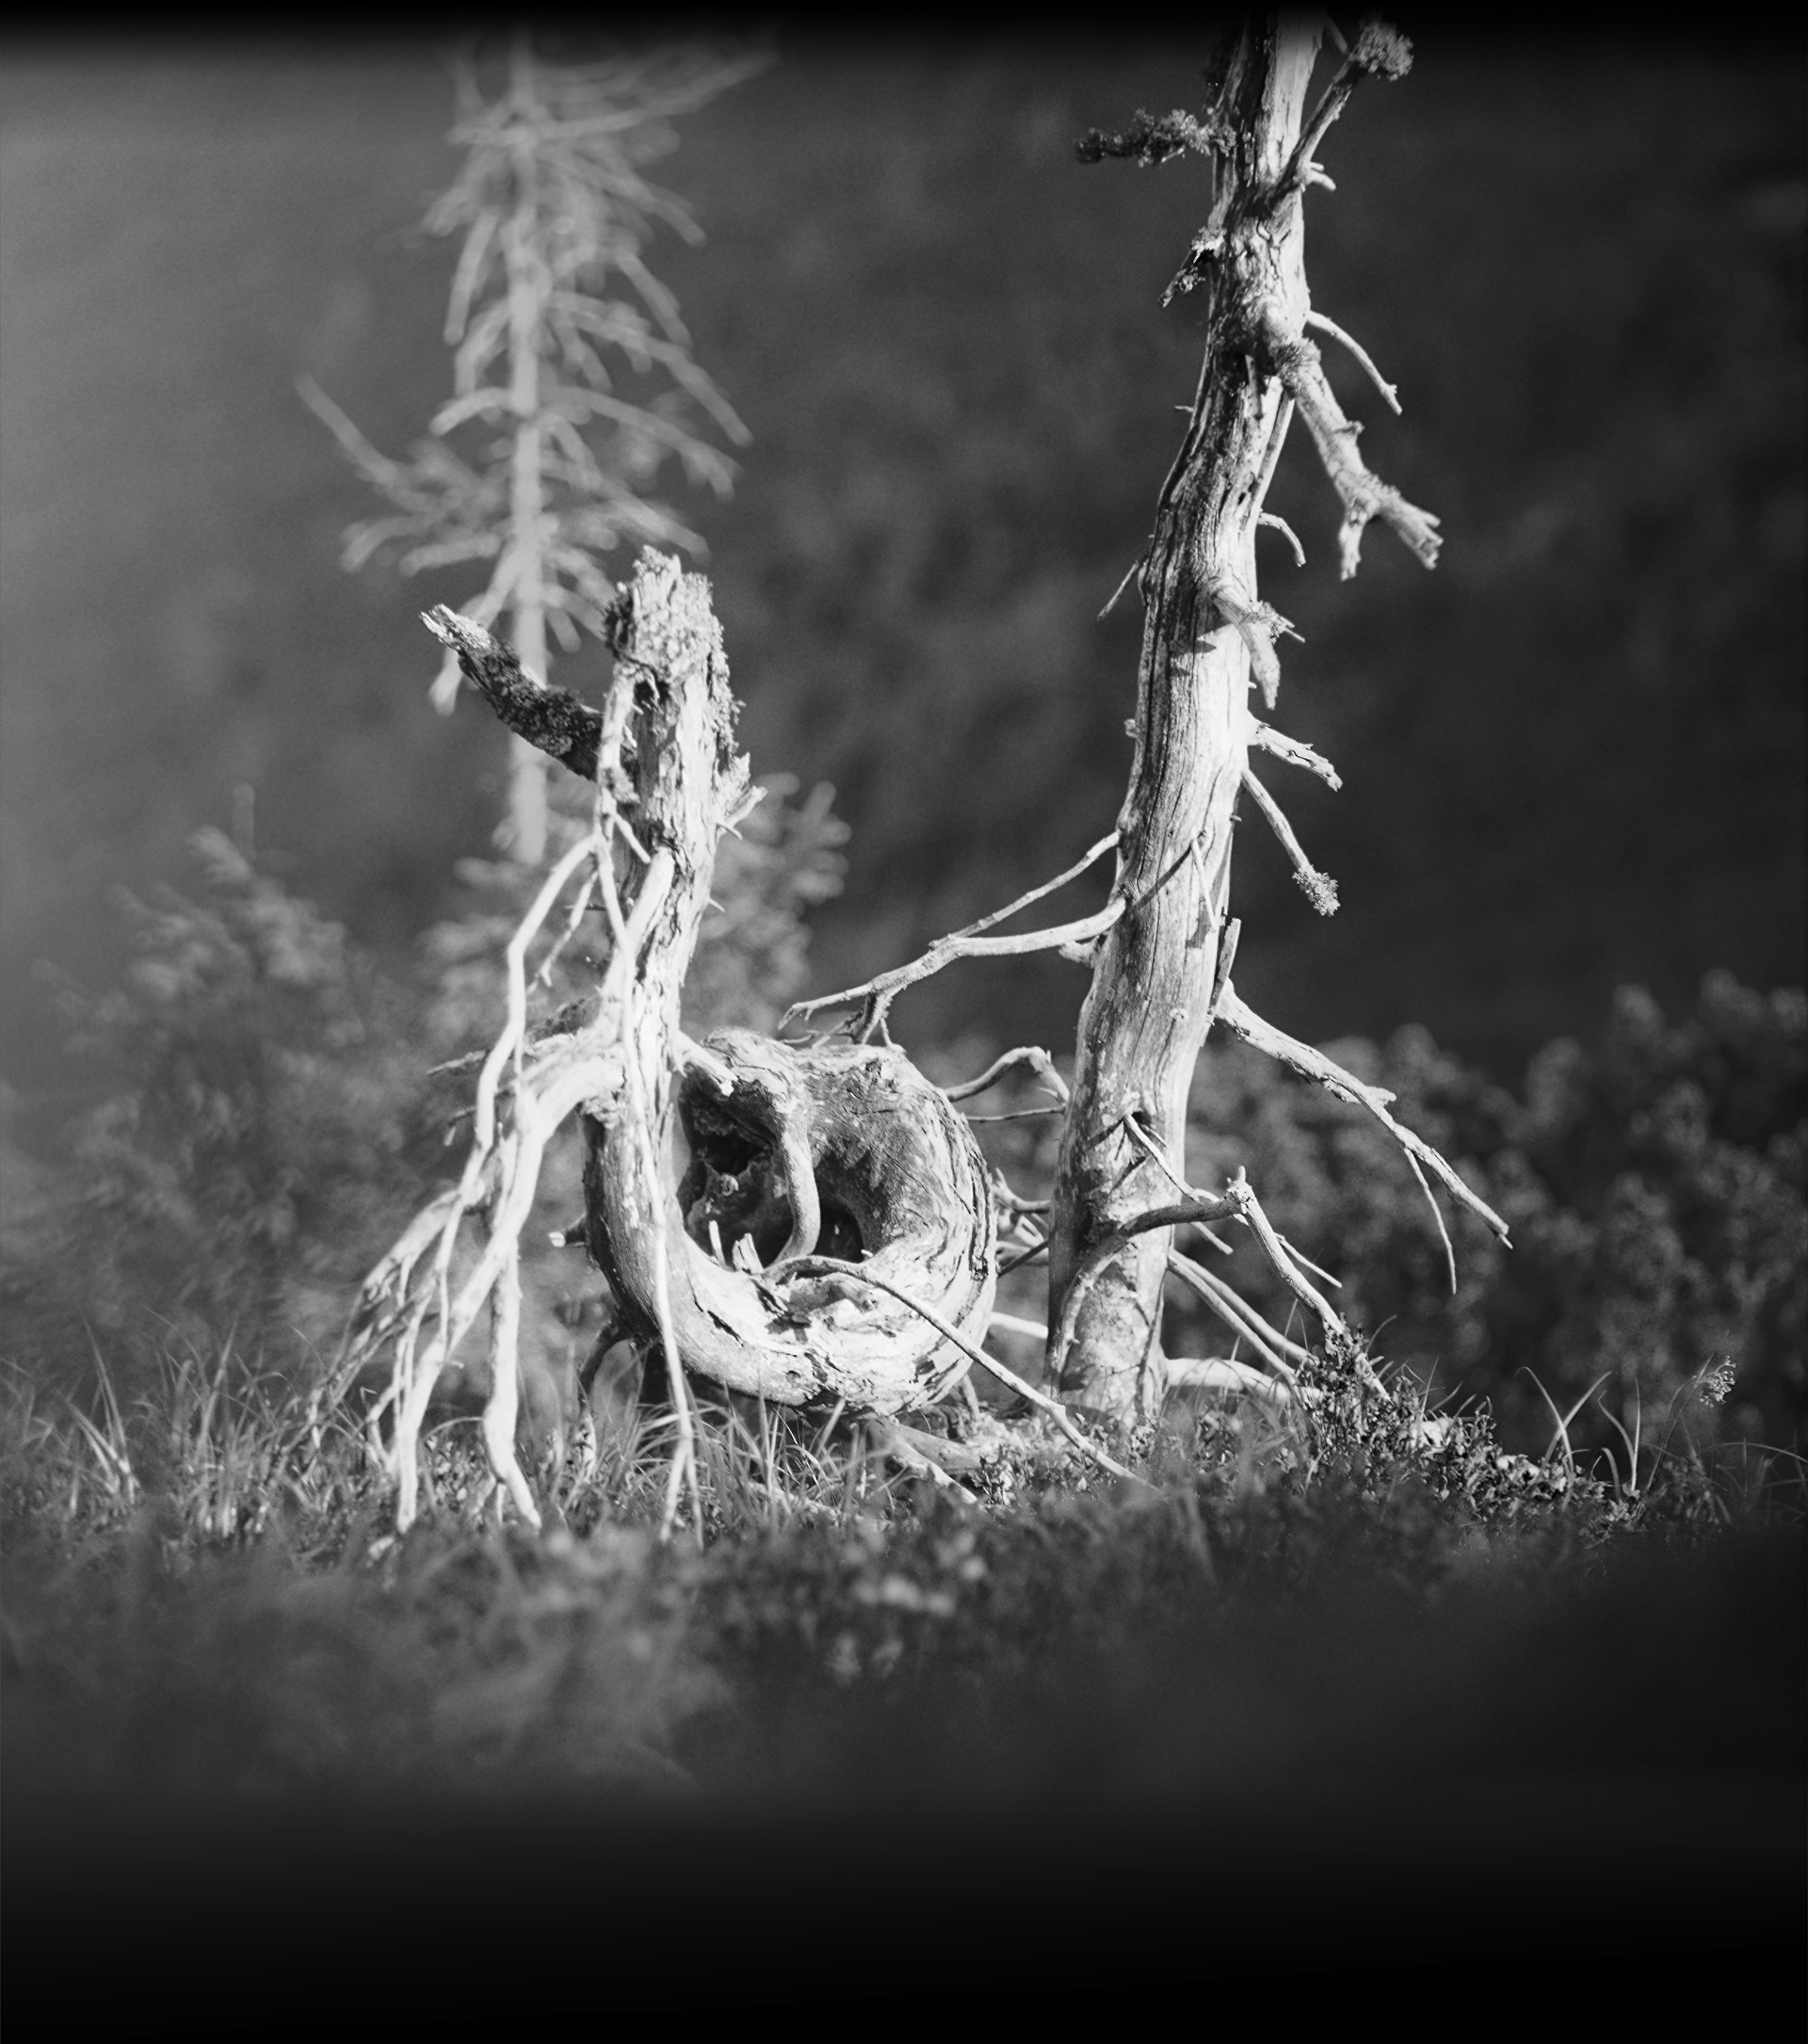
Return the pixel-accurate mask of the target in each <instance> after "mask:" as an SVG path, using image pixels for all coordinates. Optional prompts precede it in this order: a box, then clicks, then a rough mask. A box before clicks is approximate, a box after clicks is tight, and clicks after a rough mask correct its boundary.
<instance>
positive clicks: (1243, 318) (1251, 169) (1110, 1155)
mask: <svg viewBox="0 0 1808 2044" xmlns="http://www.w3.org/2000/svg"><path fill="white" fill-rule="evenodd" d="M1312 58H1313V41H1312V40H1309V39H1307V38H1305V37H1303V36H1294V37H1292V38H1290V39H1289V38H1283V37H1281V36H1279V35H1277V34H1276V33H1275V32H1274V31H1272V30H1270V31H1268V32H1267V33H1266V34H1258V35H1255V36H1253V37H1250V38H1246V39H1245V41H1244V43H1243V44H1242V46H1241V47H1239V49H1238V51H1237V53H1236V56H1235V58H1234V59H1233V62H1232V68H1231V72H1230V75H1229V76H1228V77H1227V79H1226V81H1225V84H1224V88H1223V90H1222V94H1221V96H1220V99H1219V108H1220V111H1221V115H1222V119H1223V121H1224V124H1225V126H1226V127H1227V128H1229V129H1230V130H1231V132H1232V133H1233V134H1234V135H1235V137H1237V144H1238V146H1237V148H1236V150H1235V153H1234V154H1233V155H1231V156H1230V157H1229V158H1228V159H1227V160H1226V161H1225V163H1224V165H1223V167H1222V169H1221V170H1220V177H1221V178H1222V179H1223V181H1224V182H1223V185H1222V186H1221V191H1220V207H1221V211H1222V214H1223V228H1222V233H1223V243H1222V248H1221V249H1220V252H1219V255H1218V258H1217V261H1216V263H1215V265H1214V271H1213V275H1214V298H1213V305H1212V314H1211V319H1210V323H1209V326H1208V329H1207V340H1206V350H1205V363H1204V368H1203V372H1202V375H1201V379H1200V389H1199V394H1198V397H1197V399H1196V400H1195V403H1194V406H1193V412H1192V418H1191V421H1190V423H1189V425H1188V427H1187V432H1186V439H1185V441H1184V443H1183V444H1182V446H1181V450H1180V453H1179V454H1178V456H1177V457H1176V458H1175V460H1174V464H1173V467H1172V469H1171V471H1170V474H1169V477H1168V481H1167V484H1166V486H1165V488H1164V489H1163V491H1162V493H1161V499H1160V502H1159V505H1158V507H1157V510H1156V514H1155V524H1154V535H1153V537H1152V539H1151V540H1150V545H1149V550H1148V553H1147V555H1145V556H1144V559H1143V562H1142V565H1141V569H1140V571H1139V574H1138V583H1139V587H1140V588H1141V591H1142V596H1143V602H1144V605H1145V610H1144V619H1143V638H1142V657H1141V662H1140V668H1139V672H1138V699H1137V722H1136V753H1135V758H1134V761H1133V764H1132V767H1131V778H1130V789H1129V793H1128V796H1127V797H1126V798H1125V801H1124V805H1123V809H1122V813H1121V814H1120V815H1119V818H1118V833H1119V855H1118V856H1119V873H1118V880H1117V886H1116V889H1115V891H1114V892H1115V893H1116V894H1117V895H1118V896H1119V897H1121V898H1122V901H1123V904H1124V909H1123V913H1122V916H1120V918H1119V919H1118V921H1117V922H1116V924H1115V925H1113V926H1112V927H1111V929H1110V930H1108V931H1107V932H1106V936H1105V938H1104V939H1103V941H1102V943H1101V947H1100V951H1099V955H1098V957H1097V959H1096V961H1095V963H1094V966H1093V974H1092V984H1091V988H1090V991H1089V993H1088V996H1087V1000H1086V1004H1085V1006H1084V1007H1083V1009H1082V1011H1081V1016H1080V1028H1079V1046H1078V1056H1077V1062H1076V1067H1075V1072H1074V1081H1073V1106H1072V1108H1071V1110H1070V1112H1069V1114H1068V1117H1067V1120H1066V1123H1065V1125H1064V1128H1063V1132H1062V1141H1061V1150H1060V1160H1059V1164H1058V1166H1057V1181H1056V1187H1055V1207H1054V1225H1053V1230H1052V1238H1051V1248H1050V1257H1049V1295H1050V1312H1049V1325H1050V1327H1051V1328H1058V1327H1059V1324H1060V1319H1061V1305H1062V1302H1063V1299H1064V1297H1065V1295H1066V1291H1067V1288H1068V1285H1069V1283H1070V1282H1071V1280H1072V1279H1073V1272H1074V1270H1075V1268H1076V1266H1077V1265H1078V1264H1079V1263H1080V1262H1081V1261H1082V1259H1083V1258H1084V1257H1085V1256H1086V1254H1087V1252H1088V1251H1089V1250H1090V1248H1091V1247H1093V1246H1094V1245H1095V1244H1096V1243H1098V1242H1100V1241H1102V1240H1104V1239H1105V1238H1106V1236H1109V1235H1112V1234H1114V1233H1116V1232H1118V1231H1120V1230H1121V1229H1122V1227H1123V1226H1124V1224H1125V1223H1126V1222H1129V1221H1131V1220H1133V1219H1135V1217H1136V1216H1137V1215H1139V1214H1141V1213H1142V1212H1144V1211H1145V1210H1146V1209H1148V1208H1151V1207H1158V1206H1161V1205H1163V1204H1164V1203H1166V1202H1167V1201H1168V1200H1170V1199H1171V1198H1172V1194H1173V1183H1172V1180H1171V1179H1170V1178H1168V1177H1166V1176H1165V1175H1164V1173H1163V1171H1162V1169H1161V1167H1160V1165H1159V1163H1158V1162H1157V1161H1156V1160H1155V1159H1154V1157H1152V1156H1151V1155H1150V1153H1149V1151H1148V1150H1147V1148H1145V1147H1144V1146H1143V1145H1141V1144H1139V1143H1138V1142H1137V1140H1136V1138H1135V1137H1134V1136H1132V1135H1130V1134H1129V1133H1128V1132H1127V1131H1126V1129H1125V1126H1124V1124H1125V1123H1126V1122H1135V1123H1136V1125H1137V1126H1138V1129H1139V1130H1140V1131H1141V1132H1142V1133H1143V1135H1146V1136H1147V1137H1148V1138H1149V1139H1150V1140H1151V1141H1152V1142H1153V1143H1154V1146H1155V1147H1156V1149H1157V1150H1159V1151H1161V1152H1162V1154H1163V1155H1164V1156H1166V1157H1167V1158H1168V1159H1170V1160H1171V1166H1172V1169H1173V1170H1174V1171H1176V1172H1181V1173H1184V1170H1185V1161H1184V1160H1185V1154H1186V1150H1185V1145H1186V1097H1187V1091H1188V1088H1189V1086H1190V1085H1191V1082H1192V1075H1193V1068H1194V1065H1195V1064H1196V1063H1197V1061H1198V1057H1199V1052H1200V1048H1201V1046H1202V1044H1203V1042H1204V1039H1205V1033H1206V1031H1207V1029H1208V1028H1209V1027H1210V1024H1211V1019H1212V1016H1211V1004H1212V991H1213V983H1214V978H1215V975H1216V972H1217V965H1218V958H1219V945H1220V944H1221V942H1223V938H1224V933H1225V925H1226V903H1227V901H1228V899H1229V894H1230V878H1231V833H1232V822H1233V816H1234V812H1235V803H1236V796H1237V791H1238V789H1239V787H1240V786H1241V785H1242V780H1243V774H1244V770H1245V767H1246V764H1247V760H1248V748H1249V741H1250V721H1251V720H1250V715H1249V708H1248V695H1249V689H1250V682H1251V659H1252V656H1254V657H1256V658H1259V659H1266V660H1267V662H1268V663H1272V660H1273V653H1272V650H1271V647H1270V646H1269V643H1268V637H1269V635H1270V634H1271V632H1272V630H1273V628H1274V623H1275V621H1276V620H1272V617H1271V614H1269V613H1267V612H1266V611H1264V610H1263V608H1262V606H1261V605H1260V604H1259V603H1258V600H1257V598H1256V595H1255V535H1256V525H1257V519H1258V516H1259V514H1260V511H1261V488H1262V485H1263V483H1264V482H1265V480H1266V476H1265V470H1266V469H1267V465H1268V456H1269V451H1270V449H1271V447H1273V445H1274V443H1275V442H1276V440H1277V437H1278V434H1279V432H1280V431H1281V430H1283V429H1284V420H1283V404H1284V403H1285V394H1284V392H1283V389H1282V386H1281V384H1280V381H1279V379H1278V378H1275V377H1273V376H1269V375H1264V374H1262V373H1261V371H1260V369H1259V367H1257V366H1256V365H1255V364H1254V362H1252V361H1251V357H1252V356H1253V355H1254V354H1256V353H1257V352H1259V346H1260V344H1259V342H1258V340H1257V334H1258V333H1259V332H1260V331H1261V330H1262V326H1263V324H1264V322H1265V320H1268V321H1279V322H1283V323H1285V324H1288V325H1290V326H1291V327H1292V329H1293V330H1294V331H1295V332H1298V331H1299V328H1300V327H1301V325H1302V324H1303V321H1304V317H1305V310H1306V300H1305V268H1304V258H1303V251H1302V246H1301V244H1302V239H1303V222H1302V220H1301V217H1300V209H1299V205H1298V203H1297V202H1296V203H1292V204H1288V205H1285V206H1283V207H1282V208H1281V209H1280V211H1279V212H1278V214H1276V213H1271V212H1270V211H1269V210H1268V207H1267V204H1266V203H1265V201H1266V200H1267V195H1268V193H1269V192H1270V191H1271V189H1272V187H1273V185H1275V183H1276V181H1277V180H1278V179H1279V177H1280V175H1281V173H1282V171H1283V169H1284V168H1285V165H1286V162H1287V157H1288V153H1289V152H1290V151H1291V149H1292V147H1293V144H1294V142H1295V140H1296V139H1297V137H1298V136H1299V124H1300V119H1301V111H1302V106H1303V101H1304V96H1305V90H1306V81H1307V77H1308V74H1309V72H1310V71H1311V68H1312ZM1171 1246H1172V1234H1171V1231H1170V1230H1166V1229H1161V1230H1154V1231H1145V1232H1143V1233H1141V1234H1138V1235H1137V1236H1136V1237H1135V1238H1134V1239H1133V1240H1132V1241H1131V1242H1129V1243H1128V1244H1126V1246H1125V1247H1124V1248H1123V1250H1122V1253H1121V1254H1120V1255H1119V1256H1118V1257H1117V1259H1116V1260H1115V1261H1114V1263H1112V1265H1111V1267H1110V1269H1108V1270H1107V1271H1106V1273H1105V1274H1104V1275H1103V1276H1102V1277H1101V1278H1100V1279H1099V1280H1098V1282H1097V1283H1096V1284H1095V1285H1094V1286H1093V1287H1092V1289H1091V1291H1090V1295H1089V1296H1088V1298H1087V1299H1086V1301H1085V1304H1084V1306H1083V1308H1082V1310H1081V1312H1080V1313H1079V1315H1078V1319H1077V1324H1076V1325H1075V1327H1074V1328H1073V1338H1072V1344H1071V1346H1070V1347H1069V1349H1068V1351H1067V1355H1066V1357H1065V1359H1064V1362H1065V1366H1064V1368H1062V1370H1061V1388H1062V1390H1063V1391H1064V1392H1067V1393H1068V1394H1070V1395H1071V1396H1073V1398H1075V1399H1076V1400H1078V1401H1079V1402H1081V1403H1083V1404H1086V1405H1090V1406H1094V1407H1097V1408H1101V1409H1104V1410H1106V1411H1111V1412H1116V1413H1122V1412H1124V1411H1126V1410H1130V1409H1134V1408H1135V1407H1136V1406H1137V1404H1138V1400H1139V1398H1142V1397H1144V1396H1145V1395H1146V1392H1147V1388H1148V1386H1149V1385H1151V1384H1152V1383H1153V1382H1154V1380H1155V1379H1154V1373H1153V1372H1152V1371H1151V1369H1150V1368H1149V1367H1148V1366H1149V1365H1150V1364H1151V1362H1152V1360H1153V1359H1154V1356H1155V1353H1156V1351H1157V1348H1158V1344H1159V1341H1160V1326H1161V1303H1162V1294H1163V1290H1164V1288H1165V1285H1166V1282H1167V1273H1168V1252H1169V1250H1170V1247H1171ZM1052 1360H1054V1361H1055V1362H1056V1363H1057V1365H1058V1364H1059V1363H1060V1362H1061V1360H1062V1359H1059V1358H1055V1359H1052Z"/></svg>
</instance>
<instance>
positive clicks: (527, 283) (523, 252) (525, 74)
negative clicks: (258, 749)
mask: <svg viewBox="0 0 1808 2044" xmlns="http://www.w3.org/2000/svg"><path fill="white" fill-rule="evenodd" d="M508 69H509V84H510V87H511V89H512V90H513V92H514V95H515V98H516V100H517V102H518V103H520V104H521V105H522V106H523V109H524V111H525V107H526V106H527V105H531V103H532V99H533V92H534V53H533V35H532V31H531V30H530V29H529V28H527V27H526V26H525V25H523V26H520V27H517V28H516V30H515V32H514V39H513V42H512V44H511V47H510V50H509V58H508ZM534 147H535V145H534V142H533V140H532V139H531V137H525V138H524V139H523V141H522V142H521V143H520V144H519V145H518V146H517V148H516V151H515V158H516V173H515V175H516V201H515V211H514V216H513V217H512V218H511V219H510V220H509V221H508V225H507V228H506V230H505V232H506V233H507V234H508V371H509V409H510V410H512V411H513V413H514V417H515V432H514V451H513V457H512V461H511V465H510V471H509V478H508V540H507V542H506V543H507V545H508V547H509V549H510V550H511V551H512V552H513V554H514V555H515V560H516V564H517V565H516V571H515V578H514V602H513V604H511V606H510V612H511V617H512V620H513V624H514V644H515V652H516V654H517V656H518V657H519V659H520V661H521V664H522V666H523V668H525V670H526V671H527V673H528V674H529V675H530V676H531V677H532V678H534V679H535V680H537V681H539V682H541V683H542V684H543V683H544V682H545V681H546V680H547V671H546V595H545V577H544V558H543V555H544V547H545V534H544V532H543V529H542V528H543V526H544V523H545V518H544V510H545V492H544V487H543V483H542V479H541V457H542V449H541V418H540V346H541V333H542V332H543V330H544V328H545V319H546V303H545V299H546V284H547V281H548V280H547V279H546V278H545V277H544V275H543V274H542V272H541V265H540V263H539V261H538V259H537V257H536V253H535V250H536V246H537V243H538V239H539V236H538V233H537V222H536V218H535V213H536V205H537V194H536V192H535V189H534V183H535V164H534ZM546 766H547V761H546V755H545V754H544V753H543V752H541V751H538V750H537V749H536V748H534V747H533V746H531V745H528V744H527V743H526V742H525V740H523V739H522V738H520V737H515V738H513V739H511V741H510V743H509V747H508V814H507V818H506V822H505V826H504V828H505V830H506V833H507V836H508V854H509V857H510V858H512V859H514V860H515V861H517V862H518V863H520V864H522V865H524V866H538V865H539V864H540V863H541V861H542V860H543V859H544V858H545V857H546V827H547V814H548V807H549V804H548V797H547V790H546Z"/></svg>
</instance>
